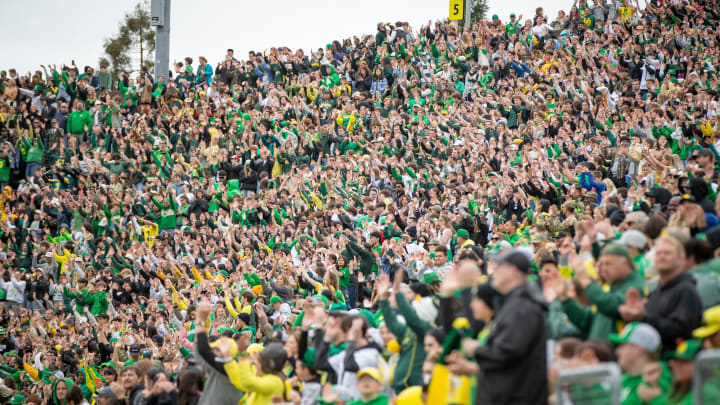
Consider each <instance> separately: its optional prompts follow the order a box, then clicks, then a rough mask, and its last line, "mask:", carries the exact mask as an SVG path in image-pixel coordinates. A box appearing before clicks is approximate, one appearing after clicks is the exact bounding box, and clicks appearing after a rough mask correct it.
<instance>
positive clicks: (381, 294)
mask: <svg viewBox="0 0 720 405" xmlns="http://www.w3.org/2000/svg"><path fill="white" fill-rule="evenodd" d="M396 278H398V279H399V278H400V275H396ZM396 286H397V287H399V288H395V289H394V290H395V291H402V292H403V293H400V294H398V293H394V300H393V301H395V303H396V304H397V307H398V308H399V309H400V312H401V313H402V315H403V316H404V317H405V322H406V323H401V322H400V321H399V320H398V318H397V315H396V314H395V311H394V310H393V309H392V307H391V306H390V298H391V297H390V278H389V276H388V275H387V274H383V275H382V276H381V277H380V278H379V279H378V281H377V283H376V284H375V290H376V293H377V296H378V298H379V299H380V301H379V305H380V312H381V313H382V315H383V318H384V320H385V325H387V328H388V329H389V330H390V332H392V333H393V334H394V335H395V337H396V338H397V341H398V342H399V343H400V346H401V349H400V358H399V359H398V363H397V366H396V367H395V374H394V376H393V382H392V388H393V390H395V392H396V393H399V392H401V391H403V390H404V389H405V388H408V387H411V386H414V385H422V383H423V381H422V365H423V362H424V361H425V348H424V346H423V345H424V339H425V333H424V332H427V330H429V329H430V325H429V324H428V323H427V322H425V321H423V320H421V319H420V318H419V317H418V316H417V313H416V312H415V311H414V310H413V309H412V307H411V306H410V304H409V302H408V298H407V297H406V296H405V294H404V293H405V292H407V293H408V295H409V294H412V295H414V293H412V291H411V290H410V289H409V288H407V286H401V284H400V283H397V282H396ZM358 378H360V376H359V375H358Z"/></svg>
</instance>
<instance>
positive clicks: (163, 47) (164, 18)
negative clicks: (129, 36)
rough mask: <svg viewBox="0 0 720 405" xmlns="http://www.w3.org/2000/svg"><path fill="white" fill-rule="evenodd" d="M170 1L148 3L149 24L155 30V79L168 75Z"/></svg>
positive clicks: (160, 0) (166, 78)
mask: <svg viewBox="0 0 720 405" xmlns="http://www.w3.org/2000/svg"><path fill="white" fill-rule="evenodd" d="M170 1H171V0H152V2H151V3H150V24H151V25H152V26H154V27H156V31H155V80H157V78H158V76H165V81H166V82H167V81H168V79H169V77H168V74H169V71H170V69H169V67H168V65H169V63H170Z"/></svg>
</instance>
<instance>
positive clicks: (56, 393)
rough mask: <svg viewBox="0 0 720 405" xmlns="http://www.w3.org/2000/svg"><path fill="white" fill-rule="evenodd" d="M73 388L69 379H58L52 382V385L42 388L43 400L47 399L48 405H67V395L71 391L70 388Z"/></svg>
mask: <svg viewBox="0 0 720 405" xmlns="http://www.w3.org/2000/svg"><path fill="white" fill-rule="evenodd" d="M74 386H75V383H73V382H72V380H71V379H69V378H60V379H57V380H54V381H53V382H52V385H46V386H45V387H44V388H43V394H45V398H49V400H48V401H47V404H48V405H67V404H68V402H67V400H66V398H67V393H68V391H70V390H71V389H72V387H74Z"/></svg>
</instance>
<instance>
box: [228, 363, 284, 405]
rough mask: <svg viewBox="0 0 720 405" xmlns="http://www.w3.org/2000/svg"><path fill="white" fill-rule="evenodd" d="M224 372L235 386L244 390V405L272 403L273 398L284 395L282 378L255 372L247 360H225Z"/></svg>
mask: <svg viewBox="0 0 720 405" xmlns="http://www.w3.org/2000/svg"><path fill="white" fill-rule="evenodd" d="M225 372H226V373H227V375H228V378H229V379H230V382H232V384H233V385H234V386H235V387H237V388H238V389H240V390H242V391H245V392H246V394H247V396H246V401H245V403H246V405H267V404H272V403H273V399H274V398H282V399H284V397H285V383H284V382H283V380H282V379H281V378H280V377H278V376H276V375H271V374H269V375H262V376H259V375H257V374H255V373H254V372H253V371H252V370H251V368H250V361H249V360H241V361H236V360H232V361H230V362H227V363H225Z"/></svg>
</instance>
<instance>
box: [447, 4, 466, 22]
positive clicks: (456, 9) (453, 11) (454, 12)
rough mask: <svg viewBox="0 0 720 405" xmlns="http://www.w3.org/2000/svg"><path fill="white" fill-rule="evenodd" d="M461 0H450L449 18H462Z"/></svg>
mask: <svg viewBox="0 0 720 405" xmlns="http://www.w3.org/2000/svg"><path fill="white" fill-rule="evenodd" d="M464 15H465V14H464V13H463V0H450V18H449V19H450V20H451V21H452V20H462V19H463V16H464Z"/></svg>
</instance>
